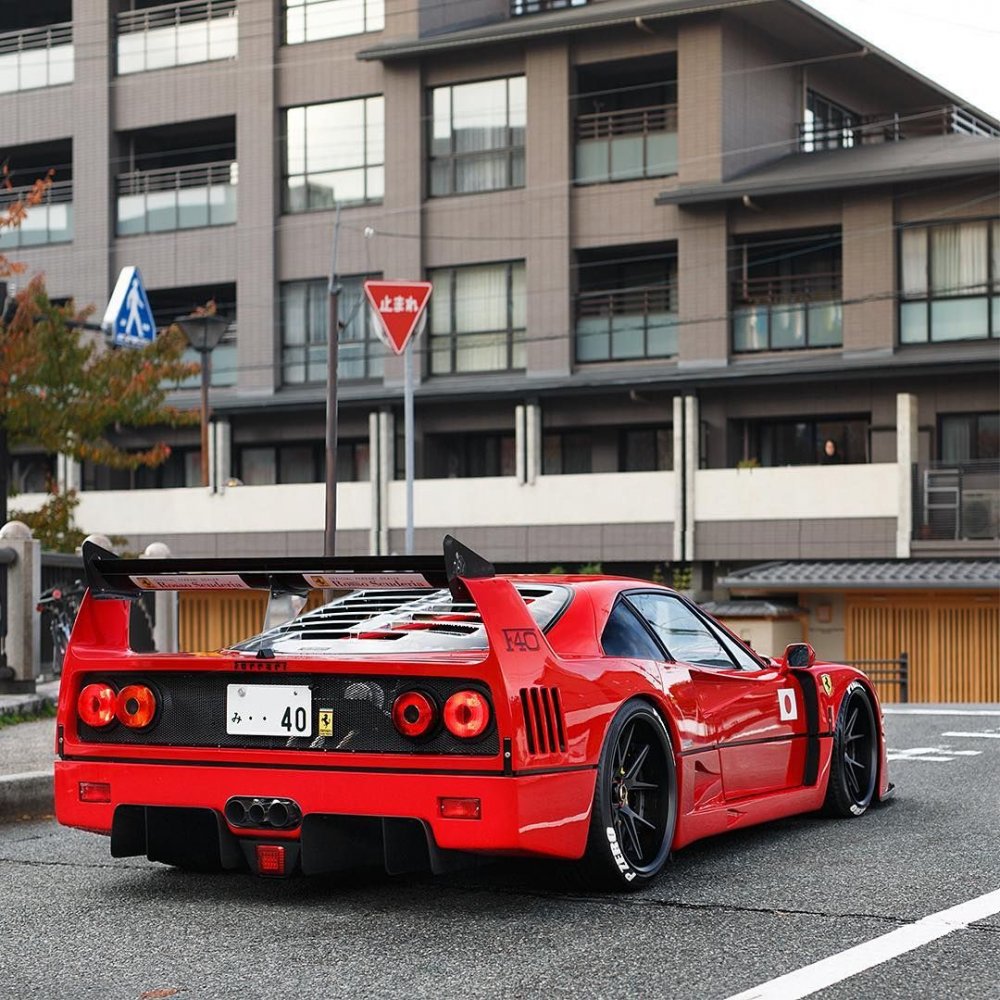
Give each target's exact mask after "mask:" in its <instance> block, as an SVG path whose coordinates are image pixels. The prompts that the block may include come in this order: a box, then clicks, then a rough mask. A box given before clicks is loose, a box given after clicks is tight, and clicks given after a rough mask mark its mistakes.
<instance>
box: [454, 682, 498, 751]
mask: <svg viewBox="0 0 1000 1000" xmlns="http://www.w3.org/2000/svg"><path fill="white" fill-rule="evenodd" d="M444 724H445V727H446V728H447V730H448V732H449V733H451V735H452V736H458V737H459V738H461V739H463V740H469V739H472V738H473V737H475V736H481V735H482V734H483V733H484V732H486V727H487V726H488V725H489V724H490V703H489V702H488V701H487V700H486V696H485V695H483V694H480V693H479V692H478V691H456V692H455V693H454V694H453V695H452V696H451V697H450V698H449V699H448V700H447V701H446V702H445V703H444Z"/></svg>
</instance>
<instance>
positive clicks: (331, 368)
mask: <svg viewBox="0 0 1000 1000" xmlns="http://www.w3.org/2000/svg"><path fill="white" fill-rule="evenodd" d="M339 236H340V205H339V204H338V205H337V214H336V215H335V216H334V220H333V247H332V249H331V252H330V282H329V284H328V285H327V292H328V293H329V294H328V299H329V301H328V302H327V318H326V344H327V347H326V527H325V530H324V532H323V555H325V556H333V555H336V551H337V363H338V361H339V355H340V285H338V284H337V238H338V237H339Z"/></svg>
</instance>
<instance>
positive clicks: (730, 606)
mask: <svg viewBox="0 0 1000 1000" xmlns="http://www.w3.org/2000/svg"><path fill="white" fill-rule="evenodd" d="M698 607H700V608H701V609H702V610H703V611H707V612H708V613H709V614H710V615H715V617H716V618H797V617H798V616H799V615H804V614H806V610H805V608H800V607H799V606H798V605H797V604H786V603H783V602H782V601H753V600H746V601H704V602H700V603H699V605H698Z"/></svg>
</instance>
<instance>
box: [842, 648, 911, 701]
mask: <svg viewBox="0 0 1000 1000" xmlns="http://www.w3.org/2000/svg"><path fill="white" fill-rule="evenodd" d="M844 662H845V663H846V664H847V665H848V666H849V667H857V668H858V669H859V670H860V671H861V672H862V673H863V674H865V675H866V676H867V677H869V678H870V679H871V680H872V681H874V682H875V686H876V687H877V688H878V689H879V696H880V697H881V696H882V695H883V686H890V685H891V688H892V691H891V693H892V694H893V695H895V696H896V697H895V698H894V699H893V700H894V701H898V702H902V703H906V702H908V701H909V700H910V656H909V654H908V653H900V654H899V659H898V660H845V661H844ZM886 693H888V692H886Z"/></svg>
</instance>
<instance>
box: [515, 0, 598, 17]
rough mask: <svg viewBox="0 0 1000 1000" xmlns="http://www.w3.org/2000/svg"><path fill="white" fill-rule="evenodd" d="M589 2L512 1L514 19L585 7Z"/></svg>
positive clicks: (551, 0)
mask: <svg viewBox="0 0 1000 1000" xmlns="http://www.w3.org/2000/svg"><path fill="white" fill-rule="evenodd" d="M586 4H587V0H510V12H511V15H512V16H513V17H520V16H521V15H522V14H541V13H544V12H545V11H549V10H564V9H565V8H567V7H584V6H586Z"/></svg>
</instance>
